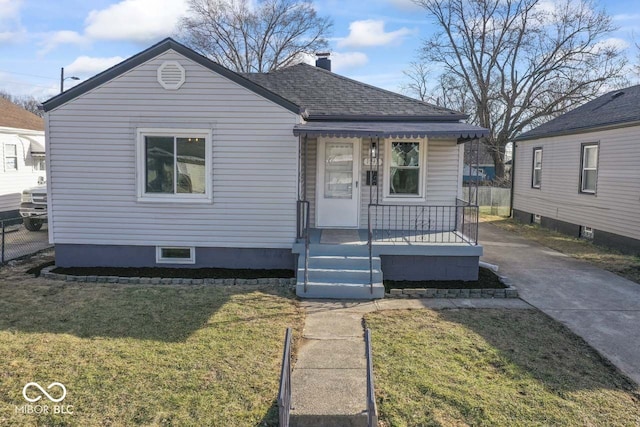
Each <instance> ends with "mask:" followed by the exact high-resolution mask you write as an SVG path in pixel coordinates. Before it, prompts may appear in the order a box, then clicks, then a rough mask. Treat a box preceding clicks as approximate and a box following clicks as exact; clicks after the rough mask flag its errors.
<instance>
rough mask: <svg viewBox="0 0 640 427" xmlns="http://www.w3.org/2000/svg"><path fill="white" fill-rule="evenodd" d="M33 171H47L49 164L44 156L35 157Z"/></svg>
mask: <svg viewBox="0 0 640 427" xmlns="http://www.w3.org/2000/svg"><path fill="white" fill-rule="evenodd" d="M33 170H34V171H46V170H47V163H46V161H45V159H44V157H43V156H33Z"/></svg>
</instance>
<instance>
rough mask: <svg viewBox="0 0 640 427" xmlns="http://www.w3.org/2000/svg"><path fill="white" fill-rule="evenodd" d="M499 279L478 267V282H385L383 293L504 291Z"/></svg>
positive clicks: (491, 272) (492, 273)
mask: <svg viewBox="0 0 640 427" xmlns="http://www.w3.org/2000/svg"><path fill="white" fill-rule="evenodd" d="M506 287H507V286H505V284H504V283H502V281H501V280H500V277H498V275H497V274H496V273H494V272H493V271H491V270H490V269H488V268H485V267H480V271H479V273H478V280H474V281H468V282H465V281H463V280H421V281H409V280H385V281H384V289H385V292H389V290H390V289H416V288H429V289H505V288H506Z"/></svg>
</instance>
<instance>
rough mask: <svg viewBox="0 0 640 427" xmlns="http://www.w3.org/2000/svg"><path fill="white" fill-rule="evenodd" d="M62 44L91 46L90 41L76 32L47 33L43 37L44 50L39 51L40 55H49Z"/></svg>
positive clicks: (41, 44)
mask: <svg viewBox="0 0 640 427" xmlns="http://www.w3.org/2000/svg"><path fill="white" fill-rule="evenodd" d="M62 44H74V45H77V46H86V45H88V44H89V40H88V39H87V38H86V37H84V36H83V35H81V34H79V33H77V32H75V31H68V30H63V31H56V32H53V33H46V34H44V35H43V39H42V42H41V43H40V46H42V49H40V50H39V51H38V54H39V55H44V54H45V53H49V52H51V51H52V50H53V49H55V48H56V47H58V46H60V45H62Z"/></svg>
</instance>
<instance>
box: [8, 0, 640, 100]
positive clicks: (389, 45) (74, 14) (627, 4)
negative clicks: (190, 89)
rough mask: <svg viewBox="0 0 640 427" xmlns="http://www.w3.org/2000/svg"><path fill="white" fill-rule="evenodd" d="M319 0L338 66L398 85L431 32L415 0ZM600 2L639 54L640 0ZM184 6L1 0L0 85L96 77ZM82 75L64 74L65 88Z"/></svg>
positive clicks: (172, 21)
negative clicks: (636, 45)
mask: <svg viewBox="0 0 640 427" xmlns="http://www.w3.org/2000/svg"><path fill="white" fill-rule="evenodd" d="M544 1H551V0H544ZM315 4H316V7H317V9H318V12H319V13H320V14H322V15H329V16H331V17H332V19H333V21H334V28H333V33H332V35H331V39H330V43H331V48H330V50H331V52H332V60H333V68H334V71H335V72H337V73H340V74H342V75H345V76H347V77H351V78H355V79H358V80H361V81H364V82H367V83H370V84H373V85H376V86H380V87H384V88H386V89H390V90H395V91H399V90H400V87H401V86H402V84H403V82H404V81H405V77H404V75H403V73H402V72H403V70H406V69H408V67H409V63H410V62H411V61H413V60H415V59H416V55H417V50H418V49H419V47H420V45H421V41H422V40H424V39H425V38H426V37H428V36H429V34H430V31H431V30H430V29H431V28H432V24H431V20H430V18H429V17H428V16H427V15H426V13H425V12H424V11H423V10H422V9H420V8H418V7H417V6H415V5H414V4H413V3H412V2H411V0H364V1H363V0H359V1H351V0H320V1H316V2H315ZM601 4H602V5H603V6H604V7H605V9H606V10H607V12H608V13H609V14H610V15H611V16H613V17H614V22H615V24H616V25H617V26H618V27H620V29H619V30H618V31H617V32H616V33H615V34H613V35H612V38H614V41H615V43H619V44H620V45H621V46H629V48H628V53H629V56H630V58H633V59H635V56H636V53H637V52H636V50H635V48H634V47H633V41H634V39H635V40H636V42H637V41H639V40H640V11H638V9H637V6H638V5H637V0H607V1H606V2H605V1H604V0H601ZM185 11H186V0H55V1H52V0H0V90H5V91H8V92H10V93H13V94H17V95H25V94H27V95H34V96H36V97H38V98H39V99H42V100H44V99H46V98H48V97H50V96H53V95H55V94H57V93H58V91H59V79H60V67H65V72H66V75H67V76H71V75H73V76H78V77H80V78H81V79H86V78H88V77H91V76H92V75H95V74H97V73H98V72H100V71H102V70H104V69H106V68H108V67H110V66H111V65H114V64H116V63H118V62H120V61H122V60H124V59H126V58H128V57H130V56H132V55H134V54H136V53H138V52H140V51H141V50H143V49H145V48H147V47H149V46H150V45H152V44H154V43H155V42H157V41H159V40H161V39H162V38H164V37H166V36H171V35H173V33H174V31H175V25H176V22H177V19H178V17H179V16H181V15H182V14H183V13H184V12H185ZM630 77H633V76H630ZM635 77H637V76H635ZM634 81H636V82H637V78H636V79H635V80H634ZM77 83H78V82H75V81H72V80H67V81H66V82H65V84H66V87H67V88H68V87H69V86H71V85H72V84H77Z"/></svg>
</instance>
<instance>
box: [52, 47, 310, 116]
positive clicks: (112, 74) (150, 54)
mask: <svg viewBox="0 0 640 427" xmlns="http://www.w3.org/2000/svg"><path fill="white" fill-rule="evenodd" d="M168 50H174V51H176V52H178V53H179V54H181V55H183V56H185V57H186V58H189V59H191V60H192V61H194V62H196V63H198V64H200V65H202V66H203V67H206V68H208V69H210V70H211V71H214V72H216V73H218V74H220V75H222V76H223V77H226V78H228V79H229V80H231V81H233V82H235V83H237V84H239V85H241V86H243V87H245V88H247V89H249V90H251V91H252V92H254V93H256V94H258V95H260V96H262V97H264V98H266V99H268V100H269V101H272V102H274V103H276V104H278V105H280V106H281V107H283V108H285V109H287V110H289V111H291V112H293V113H296V114H301V113H302V112H303V109H302V108H301V107H300V106H298V105H296V104H294V103H293V102H291V101H289V100H287V99H285V98H283V97H281V96H280V95H278V94H276V93H274V92H271V91H270V90H268V89H265V88H264V87H262V86H260V85H258V84H256V83H254V82H253V81H251V80H249V79H246V78H244V77H242V76H241V75H240V74H238V73H235V72H233V71H231V70H229V69H227V68H225V67H223V66H222V65H220V64H218V63H216V62H213V61H212V60H210V59H209V58H207V57H205V56H202V55H200V54H199V53H197V52H196V51H194V50H192V49H189V48H188V47H186V46H184V45H182V44H180V43H178V42H177V41H175V40H173V39H172V38H166V39H164V40H162V41H160V42H159V43H156V44H155V45H153V46H151V47H149V48H148V49H145V50H143V51H142V52H140V53H138V54H137V55H134V56H132V57H130V58H128V59H126V60H124V61H123V62H121V63H119V64H117V65H114V66H113V67H111V68H109V69H107V70H105V71H103V72H101V73H99V74H97V75H95V76H93V77H91V78H90V79H88V80H86V81H84V82H82V83H80V84H79V85H77V86H74V87H72V88H71V89H69V90H67V91H65V92H62V93H60V94H59V95H56V96H54V97H53V98H51V99H49V100H47V101H45V102H43V103H42V109H43V110H44V111H45V112H47V111H51V110H53V109H54V108H57V107H59V106H61V105H63V104H66V103H67V102H69V101H71V100H72V99H75V98H77V97H78V96H80V95H82V94H84V93H86V92H88V91H90V90H92V89H95V88H96V87H98V86H100V85H102V84H104V83H107V82H108V81H110V80H113V79H114V78H116V77H118V76H120V75H122V74H124V73H126V72H127V71H130V70H132V69H133V68H135V67H137V66H139V65H142V64H144V63H145V62H147V61H149V60H151V59H153V58H155V57H156V56H158V55H160V54H162V53H164V52H166V51H168Z"/></svg>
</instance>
